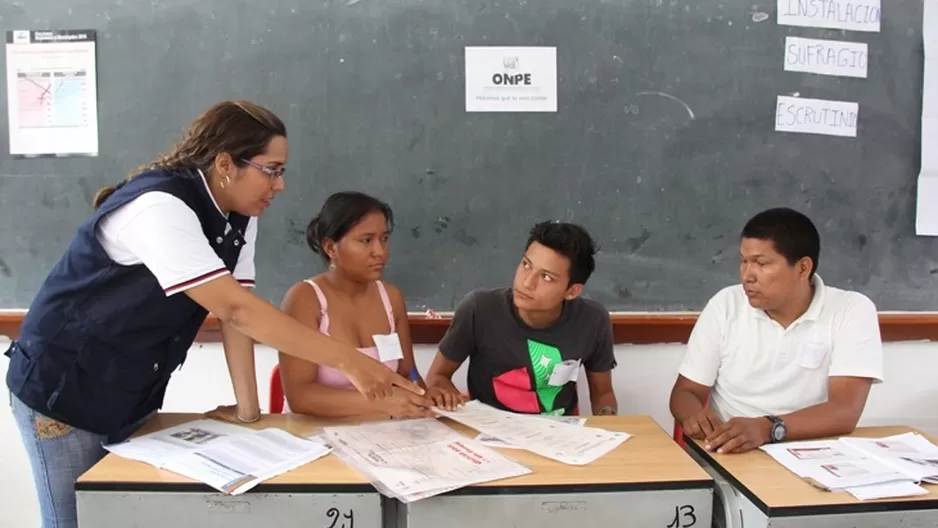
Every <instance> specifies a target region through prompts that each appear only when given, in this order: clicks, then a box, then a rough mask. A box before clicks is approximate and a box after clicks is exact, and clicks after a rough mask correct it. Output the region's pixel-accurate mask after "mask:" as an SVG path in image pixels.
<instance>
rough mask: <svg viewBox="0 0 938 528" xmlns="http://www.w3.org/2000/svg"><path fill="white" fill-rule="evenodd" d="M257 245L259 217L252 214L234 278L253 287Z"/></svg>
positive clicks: (246, 228) (245, 231) (244, 284)
mask: <svg viewBox="0 0 938 528" xmlns="http://www.w3.org/2000/svg"><path fill="white" fill-rule="evenodd" d="M256 247H257V217H256V216H252V217H251V219H250V220H248V225H247V227H245V228H244V245H243V246H242V247H241V253H240V254H239V255H238V263H237V264H235V269H234V273H233V275H234V278H235V280H237V281H238V282H239V283H241V285H242V286H246V287H248V288H253V287H254V285H255V284H256V282H255V280H256V279H255V270H254V254H255V248H256Z"/></svg>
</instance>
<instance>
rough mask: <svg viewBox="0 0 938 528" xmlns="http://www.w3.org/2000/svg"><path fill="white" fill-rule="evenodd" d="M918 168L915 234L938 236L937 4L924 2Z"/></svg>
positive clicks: (930, 1) (929, 0)
mask: <svg viewBox="0 0 938 528" xmlns="http://www.w3.org/2000/svg"><path fill="white" fill-rule="evenodd" d="M922 38H923V40H924V44H925V46H924V48H925V49H924V55H925V60H924V78H923V81H922V149H921V150H922V169H921V172H920V173H919V175H918V191H917V197H916V207H915V234H917V235H924V236H938V149H936V148H935V145H938V2H935V1H933V0H928V1H926V2H925V6H924V16H923V17H922Z"/></svg>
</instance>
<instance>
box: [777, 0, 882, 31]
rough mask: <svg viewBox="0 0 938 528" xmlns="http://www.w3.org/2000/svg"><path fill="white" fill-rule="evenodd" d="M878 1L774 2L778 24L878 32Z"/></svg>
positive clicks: (785, 0)
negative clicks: (776, 3)
mask: <svg viewBox="0 0 938 528" xmlns="http://www.w3.org/2000/svg"><path fill="white" fill-rule="evenodd" d="M882 15H883V11H882V8H881V7H880V0H778V25H780V26H802V27H814V28H828V29H845V30H850V31H872V32H878V31H879V25H880V20H881V19H882Z"/></svg>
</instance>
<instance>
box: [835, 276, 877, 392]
mask: <svg viewBox="0 0 938 528" xmlns="http://www.w3.org/2000/svg"><path fill="white" fill-rule="evenodd" d="M845 299H846V300H847V302H846V303H845V305H846V306H845V307H844V308H843V312H842V314H841V317H840V319H841V320H840V321H839V324H837V325H836V326H835V327H834V339H833V347H832V348H833V350H832V351H831V363H830V370H829V373H828V375H829V376H831V377H833V376H851V377H858V378H871V379H873V381H874V382H876V383H879V382H882V381H883V342H882V337H881V336H880V332H879V315H878V314H877V312H876V305H874V304H873V301H871V300H870V299H869V298H868V297H866V296H865V295H862V294H860V293H856V292H845Z"/></svg>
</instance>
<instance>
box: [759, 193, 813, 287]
mask: <svg viewBox="0 0 938 528" xmlns="http://www.w3.org/2000/svg"><path fill="white" fill-rule="evenodd" d="M740 237H741V238H755V239H758V240H770V241H772V243H773V244H774V245H775V250H776V251H778V252H779V253H781V254H782V256H784V257H785V260H787V261H788V265H789V266H793V265H795V263H796V262H798V261H799V260H801V259H803V258H804V257H808V258H810V259H811V276H813V275H814V272H815V271H816V270H817V266H818V259H819V258H820V256H821V236H820V235H819V234H818V231H817V228H816V227H814V223H813V222H811V219H810V218H808V217H807V216H805V215H803V214H802V213H799V212H798V211H795V210H794V209H789V208H787V207H776V208H774V209H767V210H765V211H762V212H761V213H759V214H757V215H756V216H753V217H752V218H751V219H750V220H749V221H748V222H746V225H745V226H744V227H743V231H742V233H741V234H740Z"/></svg>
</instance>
